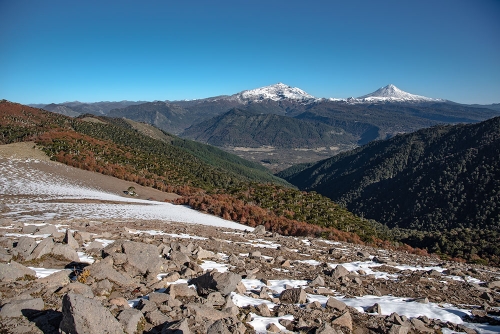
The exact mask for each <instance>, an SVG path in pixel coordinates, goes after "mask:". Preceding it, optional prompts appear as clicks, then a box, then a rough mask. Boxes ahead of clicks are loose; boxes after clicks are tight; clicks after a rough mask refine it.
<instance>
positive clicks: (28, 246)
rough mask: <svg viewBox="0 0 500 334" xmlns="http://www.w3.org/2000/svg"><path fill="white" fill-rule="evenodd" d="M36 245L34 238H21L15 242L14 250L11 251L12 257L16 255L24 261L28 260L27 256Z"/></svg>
mask: <svg viewBox="0 0 500 334" xmlns="http://www.w3.org/2000/svg"><path fill="white" fill-rule="evenodd" d="M36 245H37V243H36V240H35V238H30V237H21V238H19V241H18V242H17V246H16V248H14V250H13V252H14V255H18V256H20V257H22V258H23V259H26V258H28V256H30V254H31V252H33V250H34V249H35V247H36Z"/></svg>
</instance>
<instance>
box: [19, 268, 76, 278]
mask: <svg viewBox="0 0 500 334" xmlns="http://www.w3.org/2000/svg"><path fill="white" fill-rule="evenodd" d="M28 268H30V269H31V270H34V271H35V273H36V277H37V278H43V277H47V276H49V275H52V274H53V273H57V272H59V271H61V270H68V269H47V268H35V267H28ZM68 271H70V270H68Z"/></svg>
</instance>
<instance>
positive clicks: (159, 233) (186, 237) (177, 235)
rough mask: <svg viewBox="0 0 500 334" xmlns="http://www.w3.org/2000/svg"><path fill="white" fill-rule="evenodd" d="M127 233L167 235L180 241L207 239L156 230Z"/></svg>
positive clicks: (130, 231)
mask: <svg viewBox="0 0 500 334" xmlns="http://www.w3.org/2000/svg"><path fill="white" fill-rule="evenodd" d="M128 232H129V233H131V234H149V235H168V236H170V237H172V238H180V239H196V240H207V239H208V238H205V237H198V236H196V235H190V234H186V233H181V234H175V233H166V232H163V231H157V230H148V231H140V230H133V229H129V231H128Z"/></svg>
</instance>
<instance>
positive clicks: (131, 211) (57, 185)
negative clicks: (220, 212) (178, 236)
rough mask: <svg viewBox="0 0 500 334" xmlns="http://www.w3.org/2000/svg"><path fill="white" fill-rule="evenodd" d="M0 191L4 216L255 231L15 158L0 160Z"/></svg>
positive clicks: (29, 219) (19, 218)
mask: <svg viewBox="0 0 500 334" xmlns="http://www.w3.org/2000/svg"><path fill="white" fill-rule="evenodd" d="M0 194H1V195H0V200H2V202H3V203H4V204H5V205H6V206H7V207H8V209H9V212H7V213H6V214H4V216H5V217H6V218H14V217H15V218H16V220H18V221H33V220H35V221H45V220H51V219H56V220H57V219H68V218H81V217H85V218H87V219H100V220H102V219H111V218H113V219H147V220H165V221H174V222H181V223H194V224H202V225H210V226H216V227H227V228H232V229H238V230H253V228H251V227H248V226H245V225H242V224H238V223H235V222H232V221H229V220H224V219H222V218H218V217H215V216H211V215H208V214H203V213H201V212H198V211H195V210H192V209H190V208H188V207H185V206H180V205H173V204H170V203H163V202H152V201H147V200H141V199H135V198H130V197H122V196H118V195H114V194H110V193H106V192H104V191H100V190H97V189H90V188H86V187H83V186H81V185H76V184H70V183H68V182H67V181H66V180H64V179H63V178H60V177H57V176H55V175H51V174H49V173H44V172H42V171H40V170H38V169H36V168H34V167H31V166H29V165H27V164H25V163H23V162H22V161H16V160H9V161H7V162H2V163H0ZM12 196H15V198H13V197H12ZM74 200H78V203H74V202H71V201H74ZM82 200H87V201H88V202H87V203H85V202H83V201H82ZM96 201H98V203H96Z"/></svg>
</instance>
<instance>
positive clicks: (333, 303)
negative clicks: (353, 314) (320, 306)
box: [326, 297, 347, 311]
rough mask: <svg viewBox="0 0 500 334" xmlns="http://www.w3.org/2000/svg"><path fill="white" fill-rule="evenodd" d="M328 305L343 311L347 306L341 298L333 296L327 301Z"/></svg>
mask: <svg viewBox="0 0 500 334" xmlns="http://www.w3.org/2000/svg"><path fill="white" fill-rule="evenodd" d="M326 306H327V307H330V308H332V309H334V310H338V311H343V310H345V308H346V307H347V305H346V304H345V303H344V302H341V301H340V300H337V299H335V298H333V297H330V298H328V300H327V301H326Z"/></svg>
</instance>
